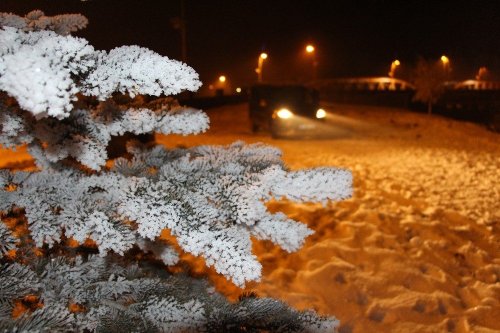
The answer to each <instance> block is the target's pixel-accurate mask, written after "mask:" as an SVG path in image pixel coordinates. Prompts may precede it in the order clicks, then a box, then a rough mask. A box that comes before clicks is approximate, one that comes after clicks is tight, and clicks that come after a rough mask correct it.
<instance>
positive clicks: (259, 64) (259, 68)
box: [255, 52, 267, 83]
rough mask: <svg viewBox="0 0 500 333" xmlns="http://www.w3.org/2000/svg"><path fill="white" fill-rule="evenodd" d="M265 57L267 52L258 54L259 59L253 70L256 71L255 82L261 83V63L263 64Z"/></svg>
mask: <svg viewBox="0 0 500 333" xmlns="http://www.w3.org/2000/svg"><path fill="white" fill-rule="evenodd" d="M266 59H267V53H265V52H262V53H261V54H260V55H259V60H258V62H257V68H256V69H255V72H257V82H259V83H261V82H262V65H263V64H264V60H266Z"/></svg>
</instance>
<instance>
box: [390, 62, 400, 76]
mask: <svg viewBox="0 0 500 333" xmlns="http://www.w3.org/2000/svg"><path fill="white" fill-rule="evenodd" d="M399 65H401V62H400V61H399V60H398V59H396V60H394V61H393V62H392V63H391V70H390V71H389V77H391V78H393V77H394V73H395V72H396V68H398V66H399Z"/></svg>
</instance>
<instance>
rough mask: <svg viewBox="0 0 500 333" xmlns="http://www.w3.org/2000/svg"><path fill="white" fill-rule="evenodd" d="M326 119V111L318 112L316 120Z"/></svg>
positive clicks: (319, 110) (320, 110)
mask: <svg viewBox="0 0 500 333" xmlns="http://www.w3.org/2000/svg"><path fill="white" fill-rule="evenodd" d="M325 117H326V111H325V110H323V109H318V111H316V118H318V119H322V118H325Z"/></svg>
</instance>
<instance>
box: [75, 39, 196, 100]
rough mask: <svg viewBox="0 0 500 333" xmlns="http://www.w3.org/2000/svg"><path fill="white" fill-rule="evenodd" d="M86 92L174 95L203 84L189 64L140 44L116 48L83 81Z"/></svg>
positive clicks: (106, 94)
mask: <svg viewBox="0 0 500 333" xmlns="http://www.w3.org/2000/svg"><path fill="white" fill-rule="evenodd" d="M82 86H83V87H84V88H83V89H82V93H83V94H84V95H89V96H96V97H97V98H98V99H100V100H105V99H106V98H108V97H110V96H111V94H112V93H113V92H115V91H118V92H121V93H123V94H124V93H128V94H129V95H130V96H132V97H134V96H136V95H141V94H142V95H153V96H159V95H161V94H165V95H175V94H178V93H180V92H182V91H184V90H190V91H196V90H198V88H199V87H200V86H201V82H200V81H198V74H197V73H196V72H195V71H194V70H193V69H192V68H191V67H189V66H188V65H186V64H183V63H181V62H179V61H176V60H171V59H168V58H166V57H162V56H160V55H159V54H157V53H155V52H153V51H151V50H148V49H146V48H143V47H139V46H135V45H134V46H122V47H118V48H115V49H113V50H111V51H110V52H109V54H107V55H106V56H103V57H101V59H100V62H99V64H98V66H97V68H96V69H95V70H93V71H92V72H91V73H90V74H89V75H88V76H87V78H86V79H85V80H84V81H83V82H82Z"/></svg>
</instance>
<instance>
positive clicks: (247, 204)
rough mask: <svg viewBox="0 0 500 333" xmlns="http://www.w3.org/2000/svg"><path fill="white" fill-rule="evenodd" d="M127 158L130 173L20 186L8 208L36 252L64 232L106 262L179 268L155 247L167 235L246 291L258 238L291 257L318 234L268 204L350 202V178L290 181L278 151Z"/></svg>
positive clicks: (123, 168)
mask: <svg viewBox="0 0 500 333" xmlns="http://www.w3.org/2000/svg"><path fill="white" fill-rule="evenodd" d="M130 151H131V153H132V154H134V157H133V161H134V162H133V164H130V165H129V164H127V163H125V162H124V160H120V161H119V162H120V163H118V166H117V167H116V168H115V169H112V170H109V171H101V172H100V173H99V174H95V175H92V176H88V175H86V174H84V173H82V172H77V171H69V170H60V169H57V168H56V169H47V170H42V171H40V172H36V173H32V174H31V175H30V177H29V178H27V179H26V180H22V179H21V181H19V182H18V183H15V184H14V185H15V186H16V188H17V190H16V191H14V192H11V193H12V196H11V197H10V199H9V200H11V202H7V203H6V207H10V206H11V205H17V206H19V207H23V208H25V211H26V216H27V218H28V223H29V225H30V230H31V235H32V237H33V239H34V240H35V243H36V244H37V245H38V246H40V245H42V244H43V243H46V244H49V245H52V244H54V243H56V242H59V240H60V234H61V232H62V230H63V229H64V230H65V234H66V236H67V237H73V239H75V240H77V241H78V242H83V241H84V240H85V239H87V238H91V239H93V240H94V241H95V242H96V243H97V246H98V248H99V251H100V252H101V253H102V254H105V253H107V252H108V251H110V250H112V251H114V252H116V253H120V254H123V253H124V252H125V251H126V250H128V249H130V248H131V247H132V246H133V245H134V244H138V245H139V246H140V247H141V248H143V249H144V250H145V251H152V252H153V253H154V254H156V255H158V256H160V257H163V258H162V259H163V260H164V261H166V262H170V263H175V262H176V256H175V253H172V252H171V251H170V252H169V250H167V252H163V251H161V250H160V248H156V249H155V247H154V246H151V245H152V244H151V242H157V237H159V236H160V234H161V232H162V230H164V229H168V230H170V232H171V234H172V235H173V236H175V237H176V238H177V240H178V243H179V245H180V247H181V248H182V249H183V250H184V251H186V252H189V253H192V254H194V255H196V256H202V257H203V258H204V259H205V260H206V263H207V264H208V265H210V266H213V267H214V268H215V269H216V271H217V272H219V273H220V274H223V275H224V276H226V277H227V278H228V279H230V280H231V281H233V282H234V283H235V284H237V285H238V286H243V285H244V284H245V283H246V282H248V281H253V280H259V279H260V275H261V265H260V263H259V262H258V261H257V258H256V257H255V256H254V255H253V254H252V251H251V241H250V238H251V236H252V235H253V236H256V237H257V238H259V239H266V240H271V241H273V242H274V243H276V244H278V245H280V246H281V247H283V249H285V250H287V251H289V252H290V251H295V250H297V249H298V248H299V247H300V246H302V244H303V243H304V239H305V238H306V237H307V236H309V235H310V234H311V233H312V231H311V230H310V229H309V228H307V226H306V225H304V224H302V223H299V222H296V221H294V220H291V219H289V218H287V217H286V216H285V215H284V214H280V213H278V214H271V213H270V212H269V211H268V210H267V208H266V206H265V203H266V202H267V201H268V200H270V199H272V198H273V197H274V198H280V197H285V196H286V197H287V198H288V199H290V200H295V201H311V200H319V201H326V200H339V199H342V198H346V197H347V196H348V195H350V193H351V187H350V185H351V183H350V182H351V175H350V173H349V172H348V171H345V170H340V169H335V168H318V169H311V170H305V171H295V172H289V171H286V169H285V168H284V167H283V165H282V161H281V159H280V156H281V153H280V152H279V150H277V149H275V148H271V147H267V146H264V145H260V144H255V145H244V144H242V143H235V144H232V145H229V146H226V147H223V146H201V147H195V148H190V149H166V148H162V147H155V148H153V149H146V148H140V147H139V146H137V147H131V149H130ZM134 170H135V171H134ZM141 170H142V171H141ZM144 170H156V171H154V172H147V171H144ZM3 178H4V179H7V178H8V177H5V176H4V177H3ZM12 182H13V180H12ZM0 193H1V192H0ZM41 193H43V195H40V194H41ZM131 223H132V224H131ZM145 242H146V243H145Z"/></svg>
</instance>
